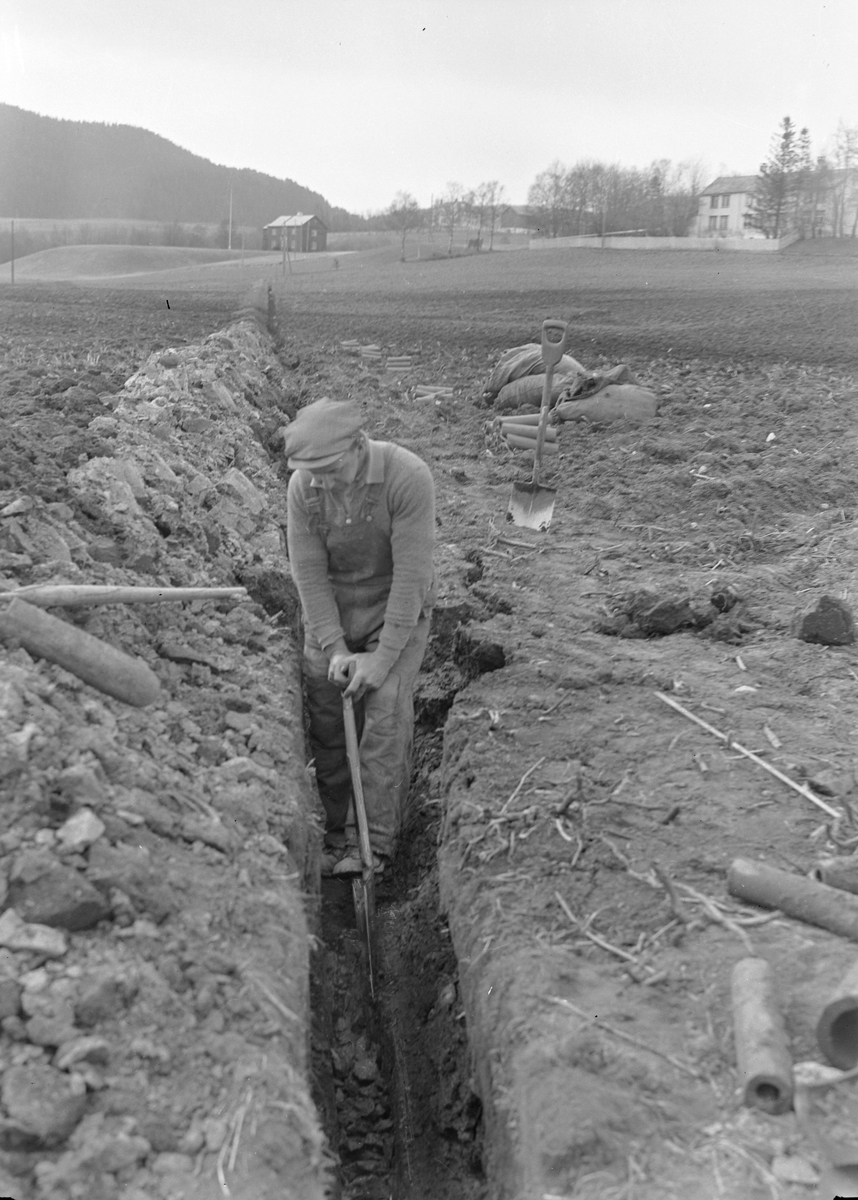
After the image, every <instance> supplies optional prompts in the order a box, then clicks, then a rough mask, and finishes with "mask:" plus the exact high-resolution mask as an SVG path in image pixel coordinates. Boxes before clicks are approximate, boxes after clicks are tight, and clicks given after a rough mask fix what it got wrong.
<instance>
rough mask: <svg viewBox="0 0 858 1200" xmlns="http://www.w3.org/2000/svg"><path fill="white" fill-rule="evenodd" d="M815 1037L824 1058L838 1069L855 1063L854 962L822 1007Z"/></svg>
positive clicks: (857, 966) (857, 997) (857, 1005)
mask: <svg viewBox="0 0 858 1200" xmlns="http://www.w3.org/2000/svg"><path fill="white" fill-rule="evenodd" d="M816 1040H817V1042H819V1048H820V1050H822V1052H823V1054H824V1055H825V1056H826V1057H827V1058H828V1061H829V1062H830V1063H832V1065H833V1066H835V1067H839V1068H840V1070H841V1071H848V1070H850V1069H851V1068H852V1067H854V1066H856V1065H858V962H856V963H853V965H852V966H851V967H850V968H849V970H848V971H847V972H846V974H845V975H844V976H843V978H842V979H841V980H840V983H839V985H838V986H837V987H836V988H835V989H834V992H833V994H832V995H831V996H830V998H829V1000H828V1003H827V1004H826V1006H825V1008H824V1009H823V1010H822V1014H821V1016H820V1018H819V1020H818V1021H817V1023H816Z"/></svg>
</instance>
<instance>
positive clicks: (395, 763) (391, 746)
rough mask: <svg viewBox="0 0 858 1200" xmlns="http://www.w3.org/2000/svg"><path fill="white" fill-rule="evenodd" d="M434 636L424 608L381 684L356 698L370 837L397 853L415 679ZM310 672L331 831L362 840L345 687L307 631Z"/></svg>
mask: <svg viewBox="0 0 858 1200" xmlns="http://www.w3.org/2000/svg"><path fill="white" fill-rule="evenodd" d="M428 637H429V617H428V616H425V617H422V618H421V619H420V620H419V621H418V623H417V625H416V627H415V629H414V631H413V633H412V634H411V637H410V638H409V640H408V642H407V644H406V646H405V648H404V649H403V651H402V653H401V654H400V655H399V658H398V659H397V660H396V662H395V663H394V665H393V667H392V668H391V670H390V673H389V674H388V676H387V678H386V679H385V681H384V683H383V684H382V685H381V687H380V688H377V689H376V690H375V691H367V692H365V693H364V695H363V696H362V697H361V699H360V700H356V701H355V705H354V713H355V724H356V726H357V733H358V740H359V745H360V771H361V783H362V784H363V794H364V802H365V804H366V810H367V818H368V823H369V836H370V842H371V843H372V848H373V850H375V851H376V853H380V854H387V855H392V854H393V852H394V850H395V848H396V839H397V837H398V835H399V830H400V827H401V824H402V819H403V815H404V811H405V803H406V798H407V796H408V786H409V782H410V779H411V748H412V744H413V740H414V684H415V682H416V680H417V673H418V671H419V670H420V664H421V662H422V661H423V654H424V652H425V650H426V642H427V640H428ZM376 645H377V642H375V643H373V642H372V641H371V642H370V643H368V644H367V645H366V646H360V647H357V648H356V649H357V650H358V651H360V652H366V651H371V650H373V649H375V646H376ZM304 679H305V683H306V687H307V707H308V709H309V716H310V749H311V751H312V754H313V757H314V759H315V765H316V783H317V785H318V788H319V796H320V797H321V800H322V804H323V806H324V809H325V817H326V822H325V828H326V834H327V838H328V841H329V842H330V843H332V844H336V843H337V842H339V841H340V840H344V841H345V842H346V843H347V844H349V845H352V844H354V845H356V844H357V841H358V837H357V826H356V822H355V815H354V805H353V801H352V785H351V772H350V769H349V762H348V757H347V754H346V734H345V726H344V724H343V693H342V689H341V688H339V687H337V686H336V684H333V683H329V682H328V656H327V654H325V652H324V650H322V649H321V647H319V646H317V645H315V644H314V643H313V642H312V641H311V640H309V639H308V641H307V642H305V645H304Z"/></svg>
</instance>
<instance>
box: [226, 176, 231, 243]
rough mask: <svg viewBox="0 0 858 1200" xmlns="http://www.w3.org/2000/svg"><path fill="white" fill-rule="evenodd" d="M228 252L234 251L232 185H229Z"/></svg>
mask: <svg viewBox="0 0 858 1200" xmlns="http://www.w3.org/2000/svg"><path fill="white" fill-rule="evenodd" d="M226 248H227V250H231V249H232V184H230V185H229V234H228V235H227V243H226Z"/></svg>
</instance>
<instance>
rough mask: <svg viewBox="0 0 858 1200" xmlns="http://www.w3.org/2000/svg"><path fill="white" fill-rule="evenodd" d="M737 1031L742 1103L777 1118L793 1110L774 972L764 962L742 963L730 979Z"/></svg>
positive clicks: (790, 1083) (751, 961)
mask: <svg viewBox="0 0 858 1200" xmlns="http://www.w3.org/2000/svg"><path fill="white" fill-rule="evenodd" d="M730 983H731V993H732V1000H733V1031H734V1038H735V1042H736V1064H737V1066H738V1069H739V1078H740V1081H741V1086H742V1098H743V1100H744V1103H745V1104H747V1105H748V1106H749V1107H750V1108H759V1109H762V1111H763V1112H767V1113H772V1114H773V1115H774V1114H777V1113H784V1112H788V1111H789V1110H790V1109H791V1108H792V1095H793V1082H792V1059H791V1058H790V1052H789V1046H788V1043H787V1036H786V1029H785V1028H784V1020H783V1016H782V1015H781V1012H780V1009H779V1008H778V1005H777V1001H776V999H775V986H774V980H773V977H772V969H771V967H770V966H769V964H768V963H767V962H766V960H765V959H764V958H743V959H741V960H740V961H739V962H737V963H736V965H735V967H734V968H733V973H732V976H731V980H730Z"/></svg>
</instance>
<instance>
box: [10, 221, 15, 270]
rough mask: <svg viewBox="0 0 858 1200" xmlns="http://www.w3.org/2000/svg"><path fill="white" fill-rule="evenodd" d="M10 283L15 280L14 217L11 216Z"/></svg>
mask: <svg viewBox="0 0 858 1200" xmlns="http://www.w3.org/2000/svg"><path fill="white" fill-rule="evenodd" d="M11 248H12V283H14V282H15V218H14V217H13V218H12V247H11Z"/></svg>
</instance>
